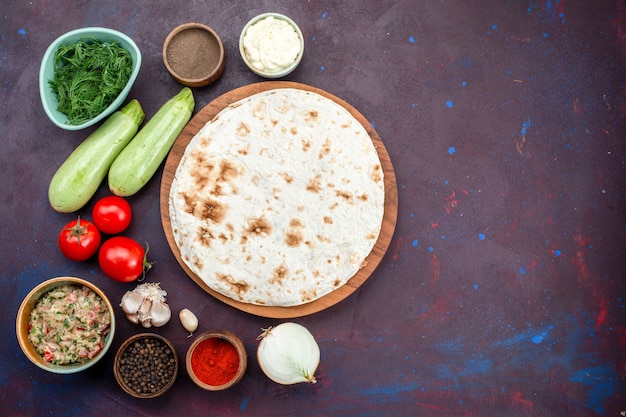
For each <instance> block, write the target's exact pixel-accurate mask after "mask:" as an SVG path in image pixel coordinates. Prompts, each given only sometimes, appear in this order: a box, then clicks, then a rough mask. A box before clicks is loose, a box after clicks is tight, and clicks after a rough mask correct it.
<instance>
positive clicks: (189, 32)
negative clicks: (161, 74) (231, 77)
mask: <svg viewBox="0 0 626 417" xmlns="http://www.w3.org/2000/svg"><path fill="white" fill-rule="evenodd" d="M163 62H164V63H165V67H166V68H167V70H168V71H169V73H170V75H171V76H172V77H173V78H174V79H175V80H176V81H178V82H179V83H181V84H183V85H186V86H189V87H204V86H206V85H208V84H211V83H212V82H214V81H215V80H217V79H218V78H219V77H220V75H222V72H223V71H224V66H225V65H226V52H225V50H224V44H223V43H222V40H221V39H220V37H219V36H218V34H217V33H216V32H215V31H214V30H213V29H211V28H210V27H208V26H206V25H203V24H201V23H185V24H183V25H180V26H178V27H176V28H175V29H174V30H172V31H171V32H170V34H169V35H168V36H167V38H165V42H164V43H163Z"/></svg>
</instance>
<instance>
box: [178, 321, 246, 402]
mask: <svg viewBox="0 0 626 417" xmlns="http://www.w3.org/2000/svg"><path fill="white" fill-rule="evenodd" d="M186 366H187V373H188V374H189V377H190V378H191V380H192V381H193V382H194V383H195V384H196V385H198V386H199V387H200V388H203V389H205V390H208V391H221V390H224V389H227V388H230V387H232V386H233V385H235V384H236V383H238V382H239V381H240V380H241V378H243V375H244V374H245V373H246V368H247V366H248V354H247V353H246V348H245V346H244V344H243V342H242V341H241V339H240V338H239V337H237V336H236V335H235V334H233V333H232V332H229V331H228V330H210V331H207V332H204V333H202V334H200V335H199V336H198V337H197V338H196V339H195V340H194V342H193V343H192V344H191V346H190V347H189V349H188V350H187V357H186Z"/></svg>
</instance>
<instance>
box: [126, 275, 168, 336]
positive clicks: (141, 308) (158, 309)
mask: <svg viewBox="0 0 626 417" xmlns="http://www.w3.org/2000/svg"><path fill="white" fill-rule="evenodd" d="M166 296H167V292H165V291H164V290H162V289H161V287H160V285H159V283H158V282H157V283H153V282H146V283H143V284H139V285H137V287H136V288H135V289H134V290H132V291H127V292H126V294H124V296H123V297H122V301H121V303H120V307H122V310H124V313H126V318H128V320H130V321H131V322H132V323H135V324H139V323H141V325H142V326H143V327H145V328H148V327H152V326H154V327H161V326H163V325H165V323H167V322H168V321H170V318H171V317H172V312H171V310H170V307H169V306H168V305H167V303H166V302H165V297H166Z"/></svg>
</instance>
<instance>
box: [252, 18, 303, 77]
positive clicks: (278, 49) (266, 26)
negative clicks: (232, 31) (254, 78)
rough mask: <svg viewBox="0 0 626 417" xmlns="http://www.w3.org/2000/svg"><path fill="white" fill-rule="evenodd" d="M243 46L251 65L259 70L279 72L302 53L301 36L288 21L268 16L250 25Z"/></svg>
mask: <svg viewBox="0 0 626 417" xmlns="http://www.w3.org/2000/svg"><path fill="white" fill-rule="evenodd" d="M243 46H244V49H245V52H246V56H247V57H248V59H249V60H250V63H251V65H252V66H253V67H254V68H256V69H257V70H259V71H269V72H278V71H281V70H283V69H285V68H287V67H289V66H290V65H291V64H293V63H294V62H295V61H296V59H297V58H298V54H300V38H299V36H298V33H297V32H296V31H295V29H294V28H293V26H291V25H290V24H289V23H288V22H286V21H284V20H282V19H277V18H275V17H273V16H268V17H266V18H264V19H262V20H260V21H258V22H257V23H255V24H254V25H252V26H250V27H249V28H248V30H247V31H246V34H245V35H244V38H243Z"/></svg>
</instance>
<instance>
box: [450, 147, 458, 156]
mask: <svg viewBox="0 0 626 417" xmlns="http://www.w3.org/2000/svg"><path fill="white" fill-rule="evenodd" d="M455 152H456V149H455V148H454V146H450V147H449V148H448V153H449V154H450V155H454V153H455Z"/></svg>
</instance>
